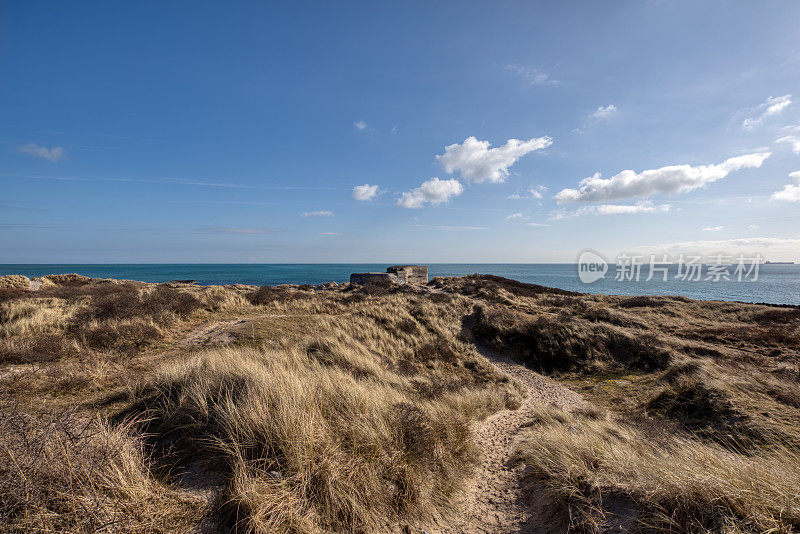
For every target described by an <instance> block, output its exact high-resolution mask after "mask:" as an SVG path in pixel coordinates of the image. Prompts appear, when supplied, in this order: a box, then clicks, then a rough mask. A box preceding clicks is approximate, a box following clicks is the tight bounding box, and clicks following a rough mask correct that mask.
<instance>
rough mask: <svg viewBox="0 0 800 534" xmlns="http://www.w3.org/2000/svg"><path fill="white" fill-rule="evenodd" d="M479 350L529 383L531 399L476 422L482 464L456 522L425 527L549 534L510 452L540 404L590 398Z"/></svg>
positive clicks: (573, 403)
mask: <svg viewBox="0 0 800 534" xmlns="http://www.w3.org/2000/svg"><path fill="white" fill-rule="evenodd" d="M478 350H479V351H480V352H481V354H483V355H484V356H486V358H488V359H489V360H490V361H492V362H493V363H494V364H495V365H496V366H497V367H498V368H500V369H501V370H502V371H504V372H506V373H508V374H509V375H511V376H513V377H515V378H517V379H518V380H519V381H520V382H522V383H523V384H524V385H525V386H527V388H528V397H527V398H526V399H525V400H524V401H523V404H522V406H520V407H519V409H517V410H503V411H501V412H497V413H495V414H493V415H491V416H490V417H488V418H486V420H484V421H481V422H478V423H476V424H475V426H474V427H473V432H474V434H475V440H476V442H477V444H478V446H479V447H480V449H481V460H480V462H481V463H480V465H479V466H478V467H477V469H476V470H475V473H474V476H473V478H472V479H471V481H470V482H469V484H468V485H467V487H466V490H465V492H464V496H463V498H462V501H461V502H460V503H458V505H457V510H458V513H457V514H454V517H455V520H453V519H452V518H451V519H450V521H449V522H447V523H446V522H445V521H441V522H440V523H439V524H437V525H431V526H429V527H426V528H424V529H421V530H422V531H423V532H428V533H431V534H444V533H464V534H473V533H482V532H491V533H511V532H530V533H533V532H549V531H551V528H549V526H548V524H547V523H546V522H544V521H542V520H541V518H540V517H538V515H537V514H531V506H529V505H527V504H525V503H524V502H523V501H524V499H523V491H522V487H521V478H522V470H523V468H522V467H521V466H517V465H513V463H512V461H511V456H512V453H513V452H514V448H515V446H516V443H517V439H518V438H519V436H520V431H521V430H522V429H523V427H524V425H525V424H526V423H528V422H530V420H531V418H532V415H533V411H534V410H535V408H536V406H541V405H542V404H549V405H555V406H559V407H561V408H564V409H566V410H571V409H575V408H578V407H582V406H585V405H586V401H585V400H584V399H583V398H582V397H581V396H580V395H579V394H578V393H575V392H574V391H572V390H570V389H568V388H565V387H563V386H561V385H559V384H557V383H556V382H554V381H552V380H550V379H549V378H546V377H544V376H542V375H540V374H539V373H536V372H534V371H531V370H530V369H528V368H526V367H524V366H522V365H520V364H518V363H515V362H513V361H512V360H510V359H508V358H504V357H502V356H501V355H499V354H497V353H495V352H493V351H491V350H489V349H486V348H484V347H480V346H479V347H478Z"/></svg>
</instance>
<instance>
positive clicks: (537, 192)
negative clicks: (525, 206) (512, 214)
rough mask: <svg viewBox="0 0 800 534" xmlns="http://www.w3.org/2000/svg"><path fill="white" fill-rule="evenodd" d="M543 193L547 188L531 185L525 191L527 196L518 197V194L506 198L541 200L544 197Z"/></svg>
mask: <svg viewBox="0 0 800 534" xmlns="http://www.w3.org/2000/svg"><path fill="white" fill-rule="evenodd" d="M545 191H547V187H545V186H543V185H532V186H531V187H529V188H528V190H527V193H528V194H527V195H520V194H519V193H513V194H511V195H508V196H507V197H506V198H510V199H512V200H522V199H524V198H536V199H541V198H542V196H543V195H544V193H545Z"/></svg>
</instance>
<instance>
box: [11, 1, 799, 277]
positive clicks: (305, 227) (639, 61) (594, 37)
mask: <svg viewBox="0 0 800 534" xmlns="http://www.w3.org/2000/svg"><path fill="white" fill-rule="evenodd" d="M798 20H800V3H798V2H769V3H761V2H714V1H709V2H695V1H670V0H663V1H651V2H548V3H545V2H463V1H462V2H444V1H443V2H403V3H388V2H374V1H371V2H349V3H347V2H343V3H334V2H314V3H312V2H286V3H280V4H279V3H274V4H273V3H266V2H252V3H246V2H239V3H233V4H223V3H218V2H214V3H212V2H198V1H192V2H135V3H134V2H131V3H121V2H88V1H87V2H80V3H66V2H55V1H54V2H44V1H42V2H29V1H7V2H4V3H2V4H0V46H1V47H2V48H1V49H0V66H1V68H2V76H0V263H26V262H32V263H66V262H71V263H95V262H364V261H374V262H386V261H391V262H393V261H425V262H449V261H452V262H554V261H555V262H558V261H574V260H575V258H576V256H577V254H578V253H579V251H580V250H582V249H584V248H587V247H588V248H592V249H596V250H599V251H602V252H604V253H606V254H612V255H613V254H616V253H618V252H620V251H635V250H678V249H680V251H688V250H690V249H691V250H699V251H705V252H713V251H717V250H719V251H722V250H724V251H730V252H732V253H735V252H738V251H747V252H760V253H762V254H764V255H765V256H766V257H767V258H769V259H773V260H789V259H791V260H797V261H800V239H798V238H800V233H798V229H800V174H794V175H792V173H796V172H797V171H800V24H797V21H798ZM592 177H593V178H592ZM587 178H588V180H585V179H587ZM434 179H436V180H434ZM582 180H585V181H583V182H582ZM356 186H367V187H361V188H358V189H356V190H354V188H355V187H356ZM375 186H377V188H376V187H375Z"/></svg>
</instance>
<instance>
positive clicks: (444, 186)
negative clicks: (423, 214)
mask: <svg viewBox="0 0 800 534" xmlns="http://www.w3.org/2000/svg"><path fill="white" fill-rule="evenodd" d="M463 192H464V186H463V185H461V182H459V181H458V180H452V179H450V180H440V179H439V178H431V179H430V180H428V181H426V182H422V185H420V186H419V187H417V188H416V189H412V190H411V191H406V192H405V193H403V194H402V196H401V197H400V198H398V199H397V205H398V206H402V207H404V208H409V209H417V208H421V207H423V206H424V205H425V204H442V203H443V202H447V201H448V200H450V197H455V196H458V195H460V194H461V193H463Z"/></svg>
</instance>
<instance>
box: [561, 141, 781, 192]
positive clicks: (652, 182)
mask: <svg viewBox="0 0 800 534" xmlns="http://www.w3.org/2000/svg"><path fill="white" fill-rule="evenodd" d="M770 154H771V153H770V152H759V153H755V154H746V155H744V156H736V157H733V158H729V159H726V160H725V161H723V162H722V163H719V164H716V165H698V166H692V165H669V166H667V167H661V168H659V169H650V170H646V171H642V172H640V173H637V172H635V171H632V170H625V171H622V172H620V173H619V174H616V175H614V176H612V177H611V178H601V177H600V173H595V174H594V176H591V177H589V178H584V179H583V180H581V182H580V184H579V186H580V187H579V188H578V189H562V190H561V191H559V192H558V194H557V195H556V196H555V199H556V200H557V201H558V202H596V201H603V200H617V199H622V198H647V197H650V196H652V195H655V194H675V193H687V192H689V191H693V190H695V189H698V188H700V187H703V186H705V185H707V184H710V183H711V182H716V181H717V180H721V179H722V178H725V177H726V176H727V175H728V174H729V173H731V172H733V171H738V170H739V169H747V168H757V167H761V164H762V163H764V160H765V159H767V158H768V157H769V156H770Z"/></svg>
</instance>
